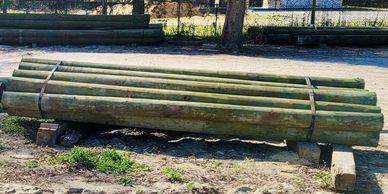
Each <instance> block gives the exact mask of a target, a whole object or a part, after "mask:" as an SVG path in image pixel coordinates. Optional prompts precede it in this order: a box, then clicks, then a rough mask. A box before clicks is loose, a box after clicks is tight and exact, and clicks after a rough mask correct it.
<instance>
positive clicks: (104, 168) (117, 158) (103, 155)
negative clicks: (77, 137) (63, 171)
mask: <svg viewBox="0 0 388 194" xmlns="http://www.w3.org/2000/svg"><path fill="white" fill-rule="evenodd" d="M128 158H129V157H128V156H127V155H126V154H125V153H122V152H118V151H116V150H115V149H112V148H108V149H104V150H103V151H97V150H92V149H88V148H82V147H74V148H72V149H71V150H70V152H68V153H66V154H60V155H58V156H57V157H55V158H54V163H62V164H68V165H71V166H75V167H85V168H89V169H97V170H98V171H100V172H104V173H111V172H113V173H127V172H131V171H134V170H138V169H139V170H144V171H148V170H149V169H148V167H147V166H146V165H144V164H139V163H137V162H135V161H132V160H129V159H128Z"/></svg>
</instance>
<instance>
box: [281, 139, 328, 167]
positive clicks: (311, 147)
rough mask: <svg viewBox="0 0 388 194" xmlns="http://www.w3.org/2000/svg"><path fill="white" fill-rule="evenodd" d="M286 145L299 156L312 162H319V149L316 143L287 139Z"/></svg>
mask: <svg viewBox="0 0 388 194" xmlns="http://www.w3.org/2000/svg"><path fill="white" fill-rule="evenodd" d="M287 146H288V147H289V148H290V149H292V150H294V151H295V152H297V153H298V155H299V158H303V159H305V160H307V161H309V162H311V163H314V164H319V162H320V158H321V149H320V148H319V146H318V145H317V144H316V143H310V142H292V141H287Z"/></svg>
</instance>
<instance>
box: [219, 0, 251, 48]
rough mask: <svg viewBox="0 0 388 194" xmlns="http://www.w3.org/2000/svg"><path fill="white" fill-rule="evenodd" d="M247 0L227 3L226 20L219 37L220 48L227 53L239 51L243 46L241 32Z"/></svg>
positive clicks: (235, 0)
mask: <svg viewBox="0 0 388 194" xmlns="http://www.w3.org/2000/svg"><path fill="white" fill-rule="evenodd" d="M246 1H247V0H234V1H228V4H227V8H226V18H225V23H224V29H223V32H222V37H221V47H222V49H224V50H228V51H237V50H240V49H241V48H242V46H243V36H242V30H243V26H244V16H245V10H246Z"/></svg>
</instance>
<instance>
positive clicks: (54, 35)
mask: <svg viewBox="0 0 388 194" xmlns="http://www.w3.org/2000/svg"><path fill="white" fill-rule="evenodd" d="M162 41H163V30H162V25H160V24H159V25H158V24H150V16H149V15H144V14H142V15H140V14H139V15H57V14H0V44H9V45H29V44H38V45H126V44H133V43H136V44H159V43H161V42H162Z"/></svg>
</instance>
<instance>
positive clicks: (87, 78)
mask: <svg viewBox="0 0 388 194" xmlns="http://www.w3.org/2000/svg"><path fill="white" fill-rule="evenodd" d="M48 73H49V72H48V71H31V70H15V71H14V73H13V76H15V77H28V78H38V79H45V78H46V77H47V75H48ZM51 79H53V80H61V81H72V82H85V83H98V84H107V85H121V86H133V87H145V88H159V89H171V90H187V91H196V92H209V93H222V94H234V95H246V96H264V97H277V98H287V99H301V100H308V99H309V95H308V90H307V89H302V88H285V87H271V86H249V85H240V84H226V83H211V82H195V81H183V80H171V79H158V78H145V77H127V76H113V75H102V74H83V73H68V72H57V73H55V74H54V75H53V76H52V78H51ZM314 93H315V99H316V100H317V101H326V102H342V103H353V104H365V105H376V101H377V99H376V93H374V92H368V91H342V90H341V91H338V90H325V89H319V90H318V89H317V90H315V91H314Z"/></svg>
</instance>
